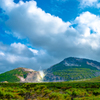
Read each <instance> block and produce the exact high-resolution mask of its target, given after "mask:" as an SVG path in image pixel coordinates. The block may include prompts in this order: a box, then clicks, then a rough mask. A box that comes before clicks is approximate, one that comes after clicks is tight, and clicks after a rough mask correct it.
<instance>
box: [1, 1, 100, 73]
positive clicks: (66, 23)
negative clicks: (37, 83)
mask: <svg viewBox="0 0 100 100" xmlns="http://www.w3.org/2000/svg"><path fill="white" fill-rule="evenodd" d="M99 23H100V1H99V0H21V1H20V0H0V73H2V72H5V71H7V70H11V69H14V68H17V67H26V68H32V69H34V70H39V69H40V67H42V69H46V68H48V67H50V66H52V65H54V64H56V63H58V62H60V61H61V60H63V59H64V58H67V57H70V56H73V57H81V58H89V59H93V60H97V61H100V57H99V55H100V25H99Z"/></svg>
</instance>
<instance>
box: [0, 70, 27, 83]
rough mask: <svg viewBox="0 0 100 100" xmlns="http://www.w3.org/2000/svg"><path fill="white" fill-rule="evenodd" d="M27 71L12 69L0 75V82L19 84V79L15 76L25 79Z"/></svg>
mask: <svg viewBox="0 0 100 100" xmlns="http://www.w3.org/2000/svg"><path fill="white" fill-rule="evenodd" d="M27 73H28V72H27V71H24V70H23V68H18V69H14V70H11V71H8V72H5V73H2V74H0V82H2V81H8V82H19V81H20V79H19V78H18V77H17V76H22V77H24V78H26V76H27Z"/></svg>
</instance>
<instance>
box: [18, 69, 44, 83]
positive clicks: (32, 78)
mask: <svg viewBox="0 0 100 100" xmlns="http://www.w3.org/2000/svg"><path fill="white" fill-rule="evenodd" d="M18 69H19V68H18ZM22 70H23V71H25V72H27V75H26V77H25V78H24V77H21V76H17V77H18V78H19V79H20V82H40V81H42V76H41V74H40V72H39V71H35V70H32V69H26V68H22Z"/></svg>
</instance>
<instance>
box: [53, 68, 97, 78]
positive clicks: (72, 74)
mask: <svg viewBox="0 0 100 100" xmlns="http://www.w3.org/2000/svg"><path fill="white" fill-rule="evenodd" d="M96 72H99V71H98V70H91V69H89V68H69V69H66V70H57V71H54V72H53V74H54V75H57V76H60V77H63V78H64V79H65V80H77V79H87V78H93V77H94V76H95V73H96Z"/></svg>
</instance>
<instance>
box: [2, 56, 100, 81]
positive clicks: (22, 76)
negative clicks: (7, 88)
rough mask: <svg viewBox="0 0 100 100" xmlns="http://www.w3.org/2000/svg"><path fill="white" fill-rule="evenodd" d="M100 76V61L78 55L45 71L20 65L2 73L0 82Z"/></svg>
mask: <svg viewBox="0 0 100 100" xmlns="http://www.w3.org/2000/svg"><path fill="white" fill-rule="evenodd" d="M98 76H99V77H98ZM95 77H96V78H95ZM90 78H91V79H90ZM99 78H100V62H97V61H93V60H89V59H82V58H76V57H69V58H66V59H64V60H63V61H61V62H60V63H58V64H55V65H53V66H51V67H50V68H48V69H45V70H43V71H35V70H32V69H28V68H21V67H20V68H16V69H13V70H11V71H8V72H5V73H2V74H0V82H41V81H49V82H50V81H70V80H81V79H90V81H92V80H100V79H99Z"/></svg>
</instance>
